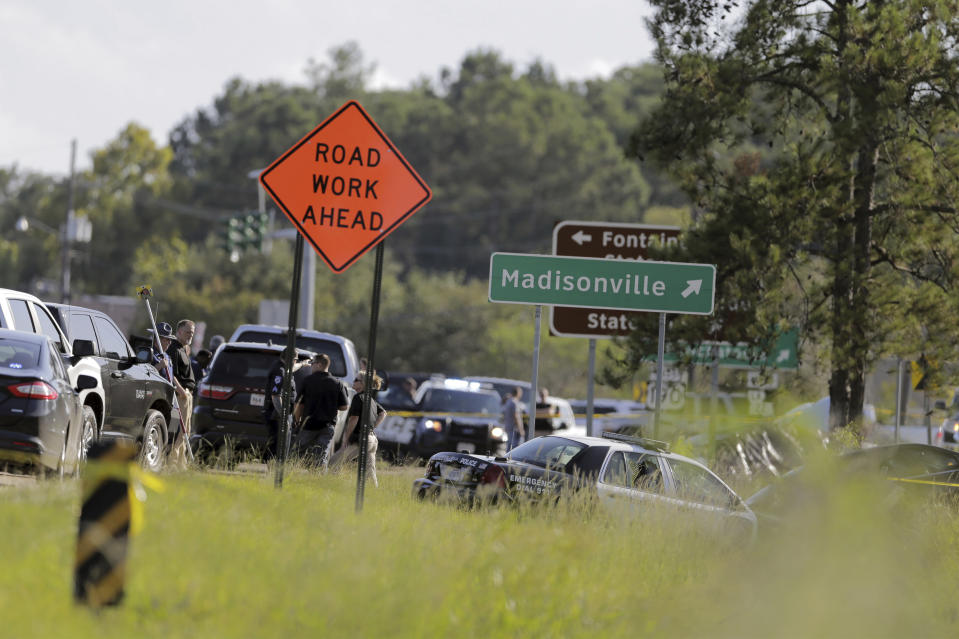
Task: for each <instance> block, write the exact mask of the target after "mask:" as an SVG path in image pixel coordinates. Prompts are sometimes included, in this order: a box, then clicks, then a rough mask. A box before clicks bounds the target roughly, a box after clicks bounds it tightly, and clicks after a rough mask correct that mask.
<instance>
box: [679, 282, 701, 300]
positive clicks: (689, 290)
mask: <svg viewBox="0 0 959 639" xmlns="http://www.w3.org/2000/svg"><path fill="white" fill-rule="evenodd" d="M686 284H687V286H686V290H685V291H683V297H689V296H690V295H692V294H694V293H695V294H696V295H699V291H700V289H701V288H702V287H703V281H702V280H687V281H686Z"/></svg>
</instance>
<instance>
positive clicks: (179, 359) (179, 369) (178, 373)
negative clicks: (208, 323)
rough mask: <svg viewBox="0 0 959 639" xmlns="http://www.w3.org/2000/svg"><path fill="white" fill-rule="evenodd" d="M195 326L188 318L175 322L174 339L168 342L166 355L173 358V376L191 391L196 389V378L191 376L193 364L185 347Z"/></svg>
mask: <svg viewBox="0 0 959 639" xmlns="http://www.w3.org/2000/svg"><path fill="white" fill-rule="evenodd" d="M195 331H196V327H195V325H194V324H193V322H191V321H190V320H187V319H184V320H180V321H179V322H177V324H176V339H175V340H173V341H172V342H170V346H169V347H168V348H167V351H166V352H167V355H169V356H170V359H171V360H173V376H174V377H176V378H177V381H178V382H180V386H182V387H183V388H185V389H186V390H188V391H189V392H190V393H192V392H193V391H194V390H196V378H195V377H194V376H193V366H192V364H191V362H190V353H189V352H188V351H187V348H188V347H189V346H190V343H191V342H192V341H193V333H194V332H195Z"/></svg>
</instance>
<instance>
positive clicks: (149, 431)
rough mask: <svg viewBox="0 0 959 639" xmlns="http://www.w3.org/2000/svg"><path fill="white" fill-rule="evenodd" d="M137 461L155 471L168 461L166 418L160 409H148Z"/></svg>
mask: <svg viewBox="0 0 959 639" xmlns="http://www.w3.org/2000/svg"><path fill="white" fill-rule="evenodd" d="M137 461H138V462H139V463H140V466H142V467H143V468H145V469H147V470H150V471H153V472H156V471H158V470H160V469H161V468H163V464H164V462H165V461H166V419H165V418H164V417H163V413H161V412H160V411H158V410H152V409H151V410H148V411H147V415H146V419H145V420H144V421H143V437H142V438H141V440H140V454H139V455H138V456H137Z"/></svg>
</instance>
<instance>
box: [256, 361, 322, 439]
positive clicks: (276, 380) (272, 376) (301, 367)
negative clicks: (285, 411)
mask: <svg viewBox="0 0 959 639" xmlns="http://www.w3.org/2000/svg"><path fill="white" fill-rule="evenodd" d="M286 353H287V351H286V349H283V352H282V353H280V356H279V357H278V358H277V360H276V362H275V363H274V364H273V366H272V367H270V371H269V372H268V373H267V374H266V388H265V389H264V395H265V396H264V398H263V417H264V418H265V420H266V429H267V440H266V454H267V455H268V456H274V457H275V456H277V451H278V450H279V433H280V411H281V410H282V408H283V406H282V401H283V397H282V396H283V378H284V371H285V370H286V368H285V367H286ZM309 359H310V357H309V355H304V354H297V355H296V356H295V357H294V359H293V398H294V399H295V398H297V397H299V396H300V393H302V392H303V383H304V382H305V381H306V378H307V377H309V376H310V374H311V373H312V372H313V371H312V370H311V369H310V367H309V366H308V365H307V361H309Z"/></svg>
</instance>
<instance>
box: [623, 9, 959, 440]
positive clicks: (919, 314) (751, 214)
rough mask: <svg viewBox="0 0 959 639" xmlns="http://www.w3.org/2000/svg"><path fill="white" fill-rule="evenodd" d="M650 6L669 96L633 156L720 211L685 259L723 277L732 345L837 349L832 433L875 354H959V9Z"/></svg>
mask: <svg viewBox="0 0 959 639" xmlns="http://www.w3.org/2000/svg"><path fill="white" fill-rule="evenodd" d="M653 4H654V5H655V7H656V8H657V13H656V15H655V18H654V19H653V20H652V21H651V27H652V32H653V35H654V36H655V37H656V40H657V44H658V49H657V58H658V60H659V61H660V62H661V63H662V65H663V67H664V72H665V78H666V91H665V94H664V97H663V101H662V103H661V105H660V106H659V107H658V108H656V109H655V110H654V111H653V112H652V114H651V115H650V116H649V117H648V118H646V119H645V120H644V122H643V124H642V125H641V126H640V127H639V129H638V130H637V131H636V133H635V135H634V137H633V140H632V145H633V146H632V148H633V151H634V152H635V153H636V154H637V155H638V156H639V157H644V158H648V159H650V160H652V161H653V162H654V163H655V164H656V165H657V166H660V167H663V168H665V169H666V170H668V171H669V172H670V174H671V175H672V176H673V177H675V178H676V179H678V180H679V181H680V182H681V183H682V185H683V188H684V190H685V191H686V192H687V193H688V195H689V196H690V198H691V200H692V201H693V202H694V203H695V204H696V206H697V207H698V209H699V210H701V211H704V212H705V217H704V218H703V221H702V224H701V225H700V226H698V227H697V228H696V230H695V231H694V232H692V233H691V234H689V235H688V236H687V248H688V252H687V253H686V257H688V258H691V259H694V260H696V261H704V262H711V263H715V264H717V265H718V267H719V270H718V280H719V293H718V297H717V299H718V300H719V304H718V309H719V310H718V313H717V318H718V319H719V320H720V321H721V322H722V323H723V324H724V326H723V328H722V331H723V334H724V335H726V336H729V337H734V338H746V339H750V340H752V341H754V342H757V343H761V342H762V341H763V340H764V339H766V338H768V337H769V336H770V335H771V334H772V333H774V332H775V331H776V330H778V329H780V328H782V326H783V325H784V324H786V323H793V322H798V323H800V324H801V325H802V326H803V327H804V332H805V336H806V338H807V339H809V340H812V341H819V342H821V343H822V344H823V345H825V347H826V349H827V351H826V352H827V353H828V358H829V362H830V369H831V373H830V378H829V395H830V398H831V410H832V416H831V421H832V425H833V426H834V427H837V426H842V425H845V424H847V423H850V422H853V421H855V420H856V419H857V418H858V416H859V415H861V410H862V405H863V397H864V391H865V388H864V386H865V384H864V375H865V373H866V372H867V370H868V369H869V367H870V365H871V364H872V363H873V362H874V361H875V360H876V359H877V358H878V357H880V356H883V355H885V354H890V353H899V354H904V355H906V356H907V357H908V356H909V355H914V354H916V353H917V352H919V351H920V350H922V351H926V352H927V355H928V354H929V353H931V352H934V353H935V356H936V357H954V355H955V352H954V346H953V344H955V341H956V337H957V325H956V323H955V321H954V319H952V318H954V317H955V309H956V307H955V295H953V294H951V293H950V291H951V290H952V287H953V286H954V284H955V277H956V275H957V273H956V263H957V262H956V258H957V257H959V255H957V246H956V240H955V238H956V230H957V229H959V216H957V211H956V202H957V195H959V193H957V189H959V181H957V180H956V175H957V169H959V145H957V137H956V130H957V127H959V112H957V97H959V65H957V59H956V54H955V46H956V41H957V36H959V17H957V16H959V5H957V3H956V2H954V1H943V2H934V3H929V2H917V1H912V0H902V1H885V2H875V1H855V0H837V1H836V2H820V3H812V4H811V3H809V2H805V1H795V2H793V1H778V0H777V1H771V0H769V1H766V0H759V1H753V2H749V3H747V4H746V5H745V6H744V7H743V8H741V9H740V8H738V6H737V3H734V2H733V3H730V2H720V1H713V0H695V1H692V2H690V1H688V0H654V2H653ZM759 149H761V152H758V150H759ZM674 324H675V326H673V327H671V329H670V331H671V334H672V335H674V336H686V337H690V336H692V335H696V334H699V335H702V334H703V333H704V332H706V331H708V329H709V326H708V323H707V322H706V321H703V320H696V319H693V320H689V319H684V320H682V321H677V322H674ZM635 346H636V350H637V352H640V353H641V352H646V353H648V352H650V344H649V343H648V340H641V339H639V340H637V341H636V343H635Z"/></svg>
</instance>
